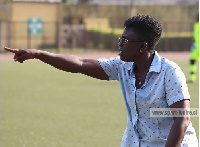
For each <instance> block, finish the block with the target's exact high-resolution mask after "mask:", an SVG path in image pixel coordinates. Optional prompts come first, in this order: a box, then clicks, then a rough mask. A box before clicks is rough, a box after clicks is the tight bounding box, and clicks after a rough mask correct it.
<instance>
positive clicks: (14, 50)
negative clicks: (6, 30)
mask: <svg viewBox="0 0 200 147" xmlns="http://www.w3.org/2000/svg"><path fill="white" fill-rule="evenodd" d="M4 49H5V50H6V51H9V52H12V53H17V52H19V49H11V48H8V47H4Z"/></svg>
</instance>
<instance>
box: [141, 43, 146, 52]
mask: <svg viewBox="0 0 200 147" xmlns="http://www.w3.org/2000/svg"><path fill="white" fill-rule="evenodd" d="M140 50H141V51H142V52H145V51H146V50H147V43H146V42H142V44H141V47H140Z"/></svg>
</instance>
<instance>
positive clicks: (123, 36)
mask: <svg viewBox="0 0 200 147" xmlns="http://www.w3.org/2000/svg"><path fill="white" fill-rule="evenodd" d="M122 38H125V39H130V38H128V37H127V36H125V35H123V34H122Z"/></svg>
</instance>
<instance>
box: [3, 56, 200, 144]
mask: <svg viewBox="0 0 200 147" xmlns="http://www.w3.org/2000/svg"><path fill="white" fill-rule="evenodd" d="M177 63H178V64H179V65H180V66H181V67H182V69H183V71H184V72H185V74H186V77H187V78H188V77H189V75H188V73H189V64H188V61H187V60H177ZM0 73H1V74H0V75H1V76H0V80H1V82H0V94H1V95H0V114H1V115H0V124H1V125H0V132H1V136H0V145H1V147H12V146H14V147H22V146H28V147H39V146H41V147H56V146H59V147H66V146H70V147H80V146H81V147H84V146H85V147H90V146H95V147H102V146H110V147H113V146H120V142H121V137H122V134H123V132H124V129H125V126H126V111H125V107H124V102H123V98H122V94H121V90H120V86H119V83H118V82H116V81H110V82H107V81H101V80H96V79H92V78H90V77H87V76H84V75H81V74H71V73H66V72H62V71H59V70H57V69H54V68H52V67H51V66H48V65H46V64H44V63H41V62H39V61H27V62H25V63H23V64H20V63H14V62H13V61H1V62H0ZM188 87H189V91H190V94H191V98H192V100H191V107H192V108H198V104H199V103H198V95H199V93H198V82H196V83H193V84H191V83H188ZM192 121H193V126H194V127H195V129H196V132H197V134H198V124H199V123H198V118H192Z"/></svg>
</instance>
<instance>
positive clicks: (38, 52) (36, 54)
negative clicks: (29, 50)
mask: <svg viewBox="0 0 200 147" xmlns="http://www.w3.org/2000/svg"><path fill="white" fill-rule="evenodd" d="M40 55H41V51H40V50H36V49H34V51H33V58H34V59H39V58H40Z"/></svg>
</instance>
